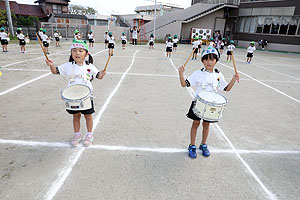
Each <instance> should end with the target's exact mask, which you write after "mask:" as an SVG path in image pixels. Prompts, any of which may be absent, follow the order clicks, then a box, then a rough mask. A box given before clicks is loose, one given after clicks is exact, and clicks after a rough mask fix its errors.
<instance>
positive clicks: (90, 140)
mask: <svg viewBox="0 0 300 200" xmlns="http://www.w3.org/2000/svg"><path fill="white" fill-rule="evenodd" d="M93 140H94V136H93V135H92V134H91V133H88V134H86V135H85V138H84V141H83V145H84V146H86V147H88V146H90V145H91V144H92V143H93Z"/></svg>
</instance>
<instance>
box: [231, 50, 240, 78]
mask: <svg viewBox="0 0 300 200" xmlns="http://www.w3.org/2000/svg"><path fill="white" fill-rule="evenodd" d="M231 55H232V63H233V67H234V71H235V73H236V74H237V73H238V72H237V70H236V66H235V62H234V57H233V51H232V52H231ZM237 82H238V83H239V82H240V81H239V80H238V81H237Z"/></svg>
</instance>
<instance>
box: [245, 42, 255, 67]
mask: <svg viewBox="0 0 300 200" xmlns="http://www.w3.org/2000/svg"><path fill="white" fill-rule="evenodd" d="M254 45H255V42H254V41H252V42H250V46H249V47H248V48H247V63H248V64H250V63H251V61H252V58H253V53H254V51H255V50H256V48H255V46H254Z"/></svg>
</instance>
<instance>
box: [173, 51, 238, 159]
mask: <svg viewBox="0 0 300 200" xmlns="http://www.w3.org/2000/svg"><path fill="white" fill-rule="evenodd" d="M218 60H219V53H218V51H217V50H216V49H215V48H212V47H208V48H207V49H205V50H204V51H202V53H201V61H202V63H203V65H204V68H202V69H201V70H197V71H195V72H194V73H193V74H192V75H191V76H190V77H189V78H187V79H185V78H184V75H183V73H184V70H185V69H184V66H182V67H180V68H179V70H178V72H179V78H180V84H181V86H182V87H190V86H195V87H197V90H196V92H195V94H196V96H195V98H194V100H193V101H192V104H191V106H190V109H189V112H188V113H187V117H188V118H190V119H192V120H193V124H192V127H191V132H190V137H191V143H190V145H189V147H188V150H189V156H190V157H191V158H196V157H197V153H196V149H197V147H196V146H195V140H196V135H197V129H198V127H199V125H200V120H201V118H200V117H198V116H197V115H196V114H195V113H194V107H195V104H196V97H197V95H198V94H201V93H206V94H212V93H214V94H216V93H215V92H216V90H224V91H227V92H228V91H230V90H231V88H232V87H233V85H234V83H235V81H237V80H239V79H240V76H239V74H235V75H234V76H233V78H232V79H231V81H230V82H229V83H228V84H227V82H226V81H225V78H224V76H223V75H222V73H221V72H219V71H218V70H217V69H215V65H216V63H217V62H218ZM213 122H217V120H215V121H207V120H205V119H204V117H203V122H202V127H203V129H202V141H201V144H200V146H199V149H200V150H201V151H202V155H203V156H205V157H207V156H209V155H210V152H209V150H208V148H207V145H206V141H207V137H208V133H209V125H210V123H213Z"/></svg>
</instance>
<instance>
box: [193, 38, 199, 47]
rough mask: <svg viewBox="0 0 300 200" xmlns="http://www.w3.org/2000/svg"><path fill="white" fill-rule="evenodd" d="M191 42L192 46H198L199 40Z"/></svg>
mask: <svg viewBox="0 0 300 200" xmlns="http://www.w3.org/2000/svg"><path fill="white" fill-rule="evenodd" d="M192 44H193V48H198V45H200V42H199V40H196V41H194V42H192Z"/></svg>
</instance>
